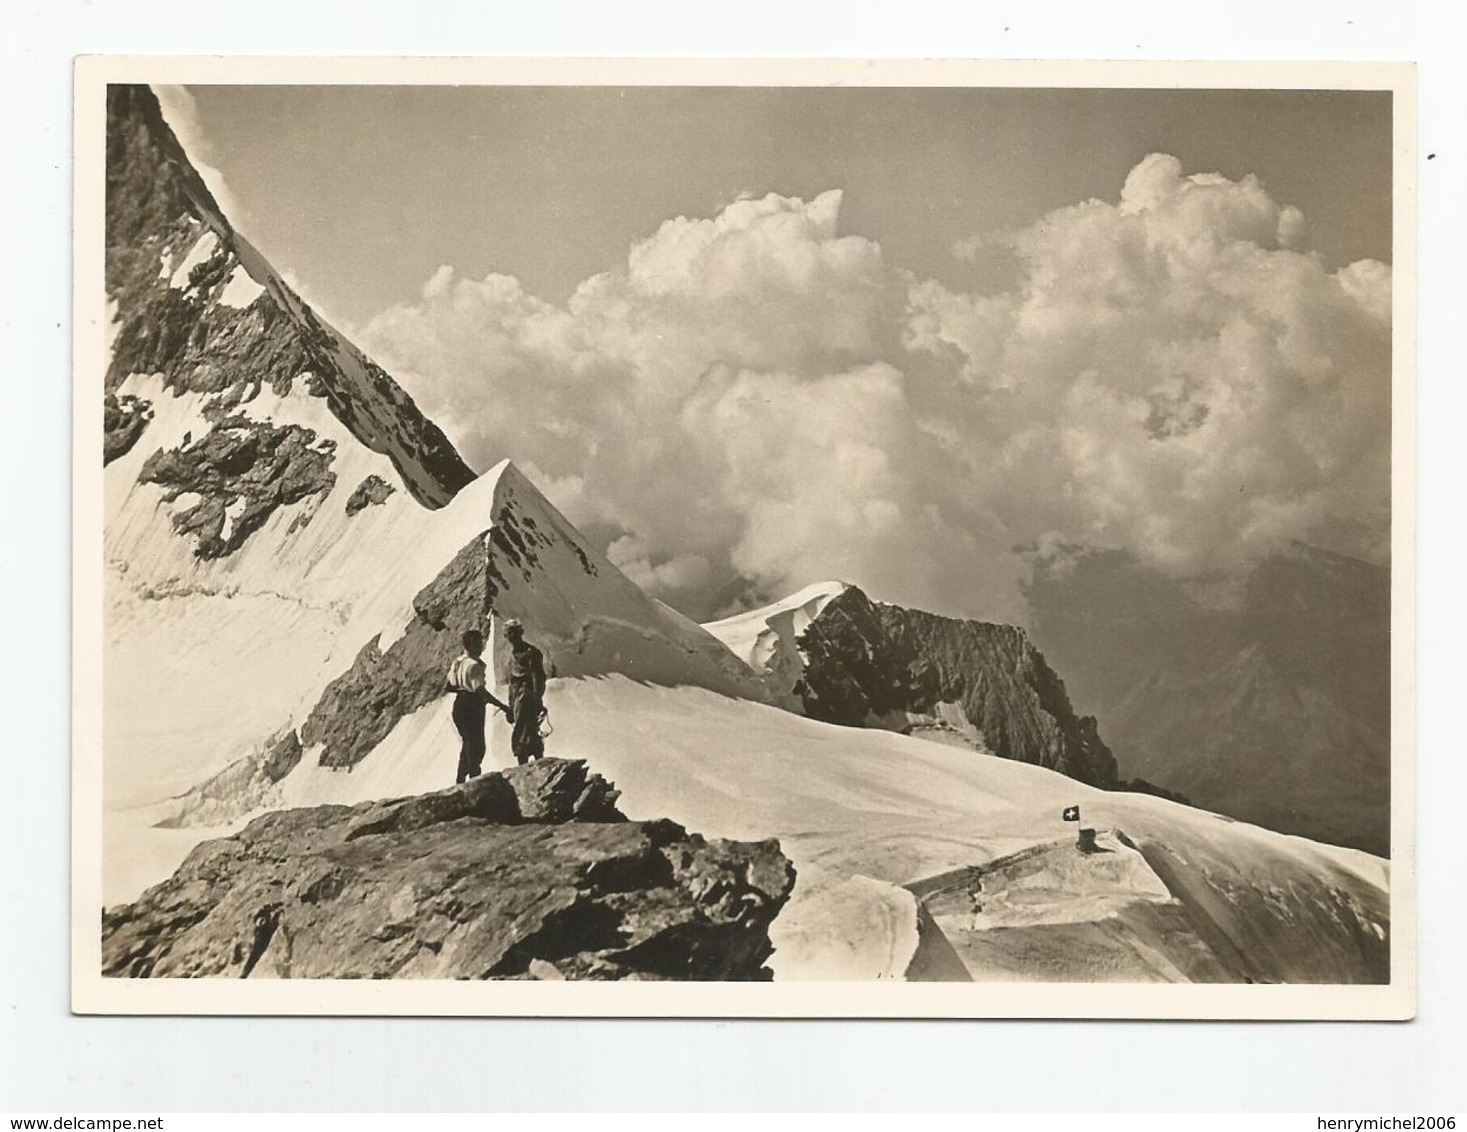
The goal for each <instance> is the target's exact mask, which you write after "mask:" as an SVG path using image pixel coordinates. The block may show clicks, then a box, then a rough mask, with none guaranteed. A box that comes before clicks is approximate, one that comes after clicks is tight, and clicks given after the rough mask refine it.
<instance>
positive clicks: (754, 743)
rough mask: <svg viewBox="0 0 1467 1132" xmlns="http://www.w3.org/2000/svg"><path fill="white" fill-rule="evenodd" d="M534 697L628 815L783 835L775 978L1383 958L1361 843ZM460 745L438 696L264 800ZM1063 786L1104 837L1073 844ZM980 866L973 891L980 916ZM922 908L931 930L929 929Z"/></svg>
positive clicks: (1357, 965) (499, 753)
mask: <svg viewBox="0 0 1467 1132" xmlns="http://www.w3.org/2000/svg"><path fill="white" fill-rule="evenodd" d="M547 700H548V703H549V705H550V708H551V719H552V722H553V724H554V728H555V731H554V734H553V735H552V736H551V738H550V740H549V748H550V751H551V753H554V754H558V755H563V756H580V757H585V758H587V759H588V760H589V762H590V764H591V766H592V767H593V768H594V769H595V770H597V771H599V772H600V773H602V774H604V775H606V776H607V777H608V778H610V779H611V780H612V781H614V782H615V783H616V784H617V786H618V787H620V789H621V790H622V797H621V801H620V805H621V807H622V809H623V810H624V811H625V812H626V813H627V814H628V815H629V816H631V817H632V818H634V819H642V818H648V819H650V818H653V817H662V816H670V817H672V818H673V819H674V820H676V821H679V822H681V823H683V824H685V825H687V826H688V827H689V828H691V829H696V830H698V831H699V832H701V833H704V834H706V835H709V836H718V837H733V838H741V839H751V838H763V837H771V836H772V837H778V838H779V840H780V844H781V846H782V847H783V849H784V851H785V853H786V854H787V855H788V856H789V857H790V859H791V860H792V861H793V862H794V864H795V868H796V870H797V874H798V877H797V881H796V885H795V890H794V895H793V897H792V899H791V902H790V904H789V905H788V906H787V908H786V909H785V910H784V911H783V912H782V913H781V914H780V917H779V919H778V920H777V921H776V922H775V925H774V931H773V935H772V938H773V940H774V943H775V945H776V952H775V955H774V957H773V959H772V960H771V964H770V965H771V967H772V969H773V970H774V972H775V975H776V978H779V979H875V978H902V977H905V976H908V975H909V974H910V975H911V976H913V977H917V976H920V975H921V974H922V973H923V972H924V971H931V970H932V969H933V968H934V967H936V968H937V970H938V971H939V972H940V971H942V970H943V968H942V967H941V966H940V963H938V962H937V961H939V960H941V959H942V958H944V955H945V954H947V953H950V952H955V953H956V955H957V956H958V957H959V958H960V961H961V963H962V965H963V969H964V970H965V971H966V972H967V974H968V976H969V977H973V978H978V979H994V978H998V979H1014V978H1028V979H1041V980H1045V981H1065V980H1069V979H1083V980H1087V981H1095V980H1115V981H1148V982H1149V981H1186V980H1199V981H1238V982H1241V981H1245V980H1252V981H1260V982H1263V981H1294V982H1371V981H1382V980H1383V979H1384V978H1385V977H1386V971H1387V946H1388V944H1387V934H1388V928H1389V918H1388V916H1389V912H1388V900H1387V895H1386V889H1387V887H1388V865H1387V863H1386V862H1384V861H1381V860H1380V859H1378V858H1374V857H1371V856H1369V855H1368V854H1364V853H1360V852H1357V851H1354V850H1343V849H1336V848H1333V847H1329V846H1322V845H1318V844H1316V843H1313V842H1309V841H1306V840H1303V839H1301V838H1296V837H1289V836H1286V835H1282V834H1277V833H1273V832H1271V831H1268V830H1263V829H1260V828H1257V827H1254V826H1248V825H1244V824H1242V823H1238V822H1232V821H1229V820H1228V819H1225V818H1220V817H1218V816H1216V815H1213V814H1208V813H1205V812H1202V811H1198V810H1193V809H1190V808H1188V807H1185V806H1180V805H1177V804H1175V803H1172V802H1167V801H1164V800H1162V799H1158V798H1153V797H1148V796H1145V795H1137V794H1126V793H1118V792H1114V791H1101V790H1096V789H1093V788H1091V787H1087V786H1084V785H1083V784H1080V783H1077V782H1075V781H1073V780H1071V779H1069V778H1066V777H1064V776H1062V775H1059V774H1056V773H1054V772H1052V771H1048V770H1044V769H1042V768H1039V767H1031V766H1026V765H1024V764H1022V763H1016V762H1011V761H1008V760H1003V759H994V758H981V757H975V756H974V755H973V753H972V752H971V751H964V750H960V749H956V748H951V747H947V746H944V745H941V744H937V743H932V742H928V741H926V740H923V739H917V738H911V737H908V736H902V735H897V734H893V733H891V732H887V731H880V730H864V729H856V728H847V727H839V726H834V725H831V724H826V723H821V722H818V721H815V720H810V719H805V718H802V717H800V716H797V715H794V714H792V713H790V712H786V711H782V710H780V709H778V708H775V707H772V706H768V705H763V704H757V703H753V702H750V701H747V700H737V699H732V698H729V697H726V696H721V695H718V694H717V693H714V692H709V691H707V690H704V689H696V688H668V687H656V686H650V685H646V684H642V683H638V682H636V681H633V680H629V679H627V678H626V677H623V676H619V675H618V676H607V677H594V678H560V679H556V680H553V681H552V682H551V684H550V688H549V693H548V697H547ZM489 738H490V751H489V758H488V760H486V766H489V765H494V766H507V765H509V763H510V761H511V760H510V757H509V735H508V728H507V727H506V726H505V725H504V724H503V722H502V721H500V720H497V719H496V721H495V722H494V723H493V724H492V726H491V728H490V737H489ZM456 754H457V737H456V735H455V733H454V730H453V725H452V723H451V721H450V719H449V705H448V703H447V701H445V700H442V699H435V700H433V701H432V702H429V703H427V704H425V705H423V706H422V707H420V708H419V709H418V710H416V711H415V712H413V713H412V714H411V715H408V716H406V717H404V718H403V719H401V720H400V721H399V722H398V723H397V724H396V725H395V726H394V727H393V729H392V731H391V732H390V733H389V734H388V735H387V737H386V738H385V739H384V740H383V741H382V742H381V743H379V744H378V745H377V747H376V748H375V749H374V750H373V751H372V753H371V755H370V756H369V757H367V758H365V759H363V760H362V762H361V763H360V764H359V766H358V769H356V770H355V771H354V772H353V773H351V774H344V773H341V772H339V771H333V770H330V769H328V768H325V767H321V766H319V765H317V764H315V763H314V762H312V761H311V760H302V762H301V764H300V765H299V767H298V768H297V769H296V770H295V771H294V772H292V773H291V774H290V775H289V776H287V777H286V778H285V779H284V781H283V782H282V783H281V789H280V793H279V795H278V797H277V798H276V800H275V801H276V804H278V805H314V804H320V803H324V802H339V803H348V802H357V801H363V800H367V799H370V798H379V797H392V796H397V795H402V794H410V793H418V792H423V791H427V790H432V789H437V788H439V787H441V786H442V785H444V784H445V783H446V782H447V781H449V780H450V779H451V777H452V774H453V768H454V763H455V759H456ZM1075 804H1078V805H1079V806H1080V807H1081V812H1082V816H1083V818H1084V824H1085V825H1087V826H1092V827H1096V828H1098V829H1100V830H1101V831H1102V834H1101V837H1100V839H1099V843H1100V847H1101V849H1102V852H1100V853H1098V854H1095V855H1085V854H1082V853H1080V852H1079V850H1078V849H1076V848H1075V844H1074V831H1075V829H1076V827H1075V826H1074V825H1073V824H1068V823H1065V822H1064V821H1063V820H1062V818H1061V814H1062V810H1063V809H1064V807H1066V806H1069V805H1075ZM196 832H200V833H201V832H202V831H196ZM974 867H978V868H980V869H981V870H982V872H983V876H984V877H985V890H986V891H985V896H986V897H987V899H989V901H990V906H989V908H988V910H987V912H986V913H985V915H983V916H982V917H981V918H980V920H979V921H978V923H977V927H978V930H977V931H973V930H972V928H973V927H974V924H973V920H972V916H971V910H970V907H969V903H968V900H967V884H966V882H967V876H968V871H969V870H971V869H973V868H974ZM163 871H164V872H166V869H165V870H163ZM954 873H958V874H961V875H959V876H957V877H954V876H953V875H952V874H954ZM159 875H162V874H161V873H160V874H159ZM908 886H911V887H908ZM917 893H921V894H922V895H921V897H920V898H919V896H918V895H917ZM924 916H926V917H927V918H929V919H930V920H931V922H932V923H933V924H935V925H936V926H937V927H938V928H939V929H940V933H941V934H938V935H936V936H935V938H928V939H926V940H925V941H924V940H923V939H922V937H921V935H920V933H919V922H920V920H921V919H922V918H923V917H924Z"/></svg>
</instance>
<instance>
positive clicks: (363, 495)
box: [346, 475, 393, 515]
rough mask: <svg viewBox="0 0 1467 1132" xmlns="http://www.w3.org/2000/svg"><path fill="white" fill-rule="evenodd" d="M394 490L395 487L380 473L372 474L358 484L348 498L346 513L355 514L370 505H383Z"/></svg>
mask: <svg viewBox="0 0 1467 1132" xmlns="http://www.w3.org/2000/svg"><path fill="white" fill-rule="evenodd" d="M392 492H393V487H392V485H391V484H390V483H388V482H387V481H386V480H385V479H383V478H382V477H381V476H379V475H370V476H368V477H367V478H366V479H364V480H363V481H362V482H361V483H359V484H357V486H356V490H355V491H353V492H352V493H351V494H350V495H349V496H347V498H346V513H347V514H348V515H355V514H356V513H357V512H358V511H364V510H366V509H367V508H368V507H373V506H381V505H382V504H383V503H386V502H387V497H388V496H389V495H391V494H392Z"/></svg>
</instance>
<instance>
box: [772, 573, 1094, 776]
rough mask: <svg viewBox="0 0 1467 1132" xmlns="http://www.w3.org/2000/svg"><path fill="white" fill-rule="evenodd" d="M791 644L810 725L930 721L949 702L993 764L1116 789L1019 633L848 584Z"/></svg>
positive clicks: (1084, 722) (1086, 732) (1060, 687)
mask: <svg viewBox="0 0 1467 1132" xmlns="http://www.w3.org/2000/svg"><path fill="white" fill-rule="evenodd" d="M798 643H799V647H800V650H801V652H802V653H803V654H804V657H805V672H804V675H803V677H802V678H801V681H800V683H799V684H798V685H797V686H796V689H795V690H796V692H797V693H798V694H799V695H800V696H801V698H802V699H803V701H804V707H805V713H806V714H807V715H809V716H810V717H811V718H813V719H820V720H824V721H826V722H828V723H843V724H848V725H852V726H867V725H871V724H875V725H877V726H890V725H892V724H891V723H890V721H891V720H892V719H894V718H897V719H903V720H906V719H908V718H909V717H911V716H913V715H916V716H921V717H926V718H927V719H929V720H932V721H938V720H940V719H942V717H943V708H942V705H955V706H956V708H957V709H959V710H960V711H961V715H962V717H963V719H964V720H965V721H966V723H967V724H968V725H970V726H971V727H972V728H973V729H976V731H978V732H979V733H981V737H982V741H983V744H984V745H985V746H986V747H987V748H988V749H989V750H990V751H992V752H993V753H994V754H995V755H998V756H999V757H1001V758H1006V759H1016V760H1018V761H1020V762H1026V763H1034V764H1037V765H1039V766H1044V767H1048V768H1049V769H1051V770H1057V771H1059V772H1060V773H1062V774H1067V775H1069V776H1070V777H1071V778H1076V779H1079V780H1080V781H1081V782H1088V783H1090V784H1091V785H1094V786H1101V787H1105V788H1113V787H1115V786H1116V784H1117V781H1116V763H1115V758H1114V757H1113V756H1112V755H1111V753H1110V750H1109V748H1107V747H1106V745H1105V743H1104V742H1102V741H1101V738H1100V734H1099V732H1098V730H1097V727H1096V722H1095V720H1094V718H1092V717H1089V716H1086V717H1078V716H1076V715H1075V712H1074V710H1073V708H1071V706H1070V701H1069V697H1068V696H1067V695H1066V694H1065V686H1064V682H1063V681H1062V680H1060V678H1059V677H1058V676H1057V675H1055V673H1054V670H1053V669H1051V668H1050V667H1049V665H1048V664H1046V663H1045V660H1044V657H1043V656H1041V655H1040V653H1039V650H1038V649H1036V648H1035V647H1034V646H1033V645H1032V644H1031V643H1030V642H1029V640H1028V638H1027V637H1026V636H1025V635H1024V633H1023V631H1022V630H1021V629H1017V628H1015V627H1013V626H1011V625H993V624H987V623H984V622H980V621H958V620H954V619H952V618H948V617H939V616H937V615H935V614H931V613H924V612H922V611H920V610H912V609H903V608H901V607H899V606H894V605H883V604H880V603H878V602H873V601H871V599H870V598H868V597H867V596H866V595H865V594H864V593H862V592H861V591H860V590H859V589H857V588H856V587H854V586H853V587H851V588H850V589H848V590H846V591H845V592H844V593H843V594H841V595H840V596H838V597H836V598H833V599H832V600H831V601H830V602H829V603H828V604H827V605H826V606H825V608H824V610H822V611H821V613H820V616H819V617H817V618H816V619H815V620H814V621H812V622H811V623H810V626H809V628H808V629H806V631H805V632H804V634H803V635H801V636H800V638H799V639H798ZM949 710H951V709H949ZM908 726H910V725H908Z"/></svg>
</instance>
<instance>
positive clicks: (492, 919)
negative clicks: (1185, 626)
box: [103, 760, 794, 980]
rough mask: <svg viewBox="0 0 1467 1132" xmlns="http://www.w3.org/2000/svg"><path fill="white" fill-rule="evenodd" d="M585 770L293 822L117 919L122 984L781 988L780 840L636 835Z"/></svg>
mask: <svg viewBox="0 0 1467 1132" xmlns="http://www.w3.org/2000/svg"><path fill="white" fill-rule="evenodd" d="M615 797H616V792H615V791H614V790H613V789H612V788H611V787H610V786H609V785H608V784H607V783H606V782H605V781H604V780H603V779H601V778H600V777H599V776H596V775H589V774H588V773H587V771H586V768H585V765H584V764H583V763H580V762H564V761H561V760H546V761H544V762H541V763H539V764H536V765H533V766H530V767H525V768H516V769H513V770H509V771H506V772H504V773H503V774H489V775H485V776H484V777H482V778H479V779H475V780H473V781H471V782H469V783H466V784H464V785H462V786H458V787H454V788H453V789H450V790H444V791H440V792H439V793H436V794H430V795H424V796H420V797H415V798H406V799H398V800H395V801H391V802H379V803H369V804H366V805H362V806H356V807H344V806H319V807H315V808H311V809H299V810H282V811H277V812H275V813H272V814H268V815H266V816H264V817H261V818H258V819H256V820H255V821H253V822H251V823H250V824H249V825H248V826H247V827H246V828H245V829H244V830H242V831H241V832H240V833H238V834H236V835H235V836H233V837H229V838H226V839H223V840H219V841H211V842H206V843H204V844H202V845H200V846H198V847H197V848H196V849H195V850H194V851H193V852H192V853H191V854H190V855H189V857H188V859H187V860H186V861H185V862H184V864H183V865H182V866H181V867H180V869H179V870H178V872H177V873H175V874H174V876H173V877H172V878H171V879H170V880H168V881H165V882H164V883H163V884H160V885H157V886H155V887H154V888H152V889H149V890H148V892H146V893H144V895H143V896H142V897H141V898H140V899H139V900H138V901H137V902H136V903H134V904H130V905H125V906H122V907H119V908H114V909H111V910H109V911H108V912H107V913H106V914H105V915H104V917H103V969H104V973H105V974H107V975H113V976H118V975H122V976H133V977H144V976H174V977H178V976H184V977H198V976H225V977H230V976H234V977H256V978H259V977H272V976H273V977H305V978H313V977H314V978H386V977H394V978H410V977H417V978H567V977H569V978H595V979H624V978H627V979H721V980H747V979H767V978H768V977H769V972H768V970H767V969H766V968H765V967H764V966H763V963H764V960H765V959H766V958H768V956H769V954H770V952H771V946H770V943H769V934H768V932H769V925H770V923H771V922H772V921H773V920H774V917H775V915H776V914H777V913H778V912H779V910H780V908H781V907H782V906H783V905H784V903H785V901H786V900H787V899H788V896H789V892H790V889H791V887H792V886H793V883H794V872H793V870H792V868H791V867H790V865H789V862H788V861H787V860H786V859H785V858H784V856H783V854H781V852H780V850H779V845H778V843H777V842H774V841H763V842H757V843H744V842H731V841H717V840H707V839H705V838H703V837H700V836H698V835H696V834H690V833H688V832H687V831H686V830H684V829H683V828H682V827H681V826H679V825H676V824H675V823H673V822H670V821H649V822H629V821H627V820H626V819H625V817H623V816H622V815H621V813H620V812H619V811H617V810H616V807H615Z"/></svg>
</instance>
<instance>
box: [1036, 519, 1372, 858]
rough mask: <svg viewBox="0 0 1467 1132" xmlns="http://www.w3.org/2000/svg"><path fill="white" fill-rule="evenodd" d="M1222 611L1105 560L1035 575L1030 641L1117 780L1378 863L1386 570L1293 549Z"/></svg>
mask: <svg viewBox="0 0 1467 1132" xmlns="http://www.w3.org/2000/svg"><path fill="white" fill-rule="evenodd" d="M1224 596H1225V598H1226V600H1221V601H1219V600H1206V598H1207V597H1208V595H1206V594H1199V593H1198V592H1196V591H1195V589H1192V588H1189V587H1187V586H1186V585H1184V584H1183V583H1181V582H1178V581H1175V580H1173V579H1169V578H1166V577H1164V576H1162V575H1161V574H1159V573H1157V572H1156V571H1152V570H1147V569H1145V568H1143V567H1141V566H1139V565H1138V564H1136V563H1134V562H1132V561H1130V560H1129V559H1127V558H1125V556H1123V555H1120V554H1116V553H1102V552H1089V553H1084V552H1081V553H1077V554H1076V555H1075V556H1074V557H1073V559H1072V560H1069V561H1067V562H1066V564H1065V567H1064V569H1062V570H1050V569H1047V568H1045V567H1044V566H1043V565H1042V564H1041V565H1040V566H1039V567H1037V568H1036V570H1035V575H1034V583H1033V586H1032V588H1031V594H1030V603H1031V607H1032V608H1033V610H1034V615H1035V626H1034V633H1035V637H1036V639H1037V640H1038V641H1039V642H1040V643H1041V644H1042V645H1043V647H1044V650H1045V653H1046V654H1047V655H1048V656H1050V657H1052V658H1053V659H1054V661H1055V663H1056V664H1057V665H1059V666H1060V667H1061V668H1062V670H1063V671H1064V672H1065V674H1066V678H1067V680H1068V681H1069V684H1070V687H1071V689H1072V691H1073V692H1074V695H1075V698H1076V700H1077V701H1078V702H1081V703H1083V705H1084V707H1085V709H1086V710H1088V711H1094V712H1097V713H1098V714H1099V715H1100V716H1101V718H1103V719H1104V720H1105V726H1106V735H1107V736H1108V737H1109V739H1110V741H1111V743H1112V744H1113V745H1114V749H1115V751H1116V752H1117V756H1118V758H1119V759H1120V763H1121V767H1122V769H1123V770H1124V771H1125V772H1127V773H1129V774H1135V775H1142V776H1144V777H1146V778H1148V779H1151V780H1153V781H1158V782H1161V783H1163V784H1164V785H1166V786H1167V787H1168V788H1170V789H1174V790H1180V791H1182V792H1184V793H1185V794H1186V795H1187V797H1189V798H1190V799H1192V800H1193V801H1194V802H1195V803H1196V804H1197V805H1199V806H1204V807H1206V808H1207V809H1210V810H1217V811H1219V812H1221V813H1225V814H1228V815H1230V816H1232V817H1236V818H1241V819H1242V820H1244V821H1251V822H1256V823H1258V824H1260V825H1264V826H1268V827H1269V828H1272V829H1277V830H1281V831H1282V832H1284V833H1297V834H1300V835H1302V836H1305V837H1309V838H1313V839H1315V840H1320V841H1328V842H1332V843H1334V844H1339V845H1349V846H1353V847H1355V848H1359V849H1364V850H1366V851H1368V852H1371V853H1376V854H1379V855H1382V856H1384V855H1388V854H1389V853H1390V809H1391V785H1390V762H1391V760H1390V725H1391V709H1390V660H1391V640H1390V623H1391V622H1390V571H1389V570H1388V569H1385V568H1382V567H1380V566H1374V565H1371V564H1369V563H1366V562H1362V561H1359V560H1356V559H1352V558H1347V557H1344V556H1341V555H1337V554H1331V553H1328V552H1326V551H1321V550H1318V549H1314V548H1310V547H1307V546H1303V545H1302V544H1296V545H1295V546H1293V547H1291V548H1289V549H1287V550H1285V551H1283V552H1280V553H1278V554H1276V555H1274V556H1273V557H1271V558H1269V559H1266V560H1265V561H1263V562H1261V563H1260V564H1259V565H1258V566H1257V567H1256V568H1255V569H1254V570H1253V572H1252V573H1251V575H1249V576H1248V577H1247V578H1246V580H1244V581H1243V582H1242V583H1241V584H1240V585H1239V586H1238V587H1237V588H1236V590H1235V591H1233V592H1231V593H1229V594H1226V595H1224Z"/></svg>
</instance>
